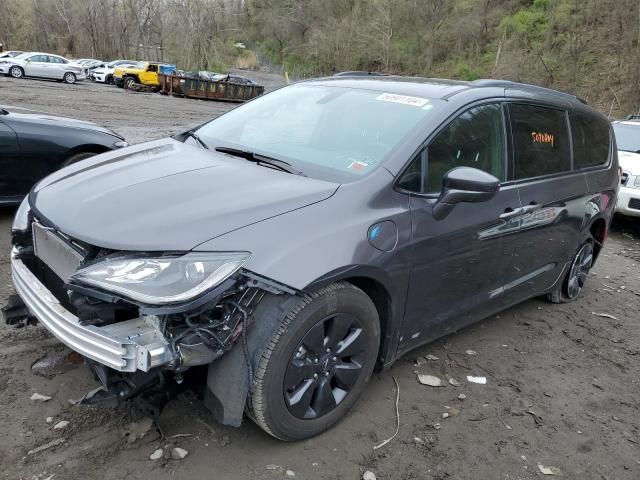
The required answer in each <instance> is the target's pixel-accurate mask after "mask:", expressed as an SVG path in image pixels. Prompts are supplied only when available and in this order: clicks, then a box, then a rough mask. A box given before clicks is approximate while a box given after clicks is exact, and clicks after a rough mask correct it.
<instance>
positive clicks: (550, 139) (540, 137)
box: [531, 132, 555, 147]
mask: <svg viewBox="0 0 640 480" xmlns="http://www.w3.org/2000/svg"><path fill="white" fill-rule="evenodd" d="M531 138H532V139H533V143H548V144H549V145H551V146H552V147H553V144H554V142H555V138H554V136H553V134H551V133H541V132H531Z"/></svg>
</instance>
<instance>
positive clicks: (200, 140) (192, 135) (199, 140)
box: [184, 130, 211, 150]
mask: <svg viewBox="0 0 640 480" xmlns="http://www.w3.org/2000/svg"><path fill="white" fill-rule="evenodd" d="M184 135H185V136H187V137H191V138H193V139H194V140H195V141H196V142H198V143H199V144H200V145H202V146H203V147H204V148H205V149H207V150H211V149H210V148H209V146H208V145H207V144H206V143H204V141H203V140H202V139H201V138H200V136H199V135H198V134H197V133H196V132H194V131H193V130H188V131H186V132H184Z"/></svg>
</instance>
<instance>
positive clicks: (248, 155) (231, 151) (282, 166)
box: [216, 147, 306, 177]
mask: <svg viewBox="0 0 640 480" xmlns="http://www.w3.org/2000/svg"><path fill="white" fill-rule="evenodd" d="M216 152H220V153H226V154H228V155H233V156H234V157H240V158H244V159H245V160H249V161H250V162H254V163H257V164H261V163H263V164H265V165H268V166H271V167H275V168H277V169H278V170H282V171H283V172H287V173H293V174H294V175H301V176H303V177H306V175H305V174H304V172H302V170H298V169H297V168H295V167H294V166H292V165H291V164H290V163H288V162H285V161H284V160H280V159H278V158H273V157H269V156H268V155H262V154H261V153H256V152H251V151H248V150H241V149H239V148H233V147H216Z"/></svg>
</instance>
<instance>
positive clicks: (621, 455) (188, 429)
mask: <svg viewBox="0 0 640 480" xmlns="http://www.w3.org/2000/svg"><path fill="white" fill-rule="evenodd" d="M263 78H264V77H263ZM266 80H268V81H269V82H271V86H275V85H277V84H278V82H279V79H277V78H266ZM263 81H264V80H263ZM1 105H6V106H12V107H14V108H26V109H31V110H36V111H44V112H49V113H55V114H62V115H68V116H74V117H78V118H82V119H86V120H92V121H95V122H97V123H100V124H103V125H106V126H108V127H111V128H113V129H114V130H117V131H118V132H120V133H122V134H123V135H125V136H126V137H127V138H128V139H129V140H130V141H131V142H132V143H133V142H139V141H143V140H147V139H153V138H157V137H159V136H162V135H167V134H169V133H173V132H176V131H179V130H181V129H184V128H186V127H190V126H193V125H196V124H198V123H200V122H202V121H203V120H205V119H207V118H211V117H213V116H215V115H218V114H220V113H221V112H223V111H225V110H227V109H229V108H231V107H233V104H225V103H209V102H205V101H198V100H186V99H180V98H168V97H163V96H161V95H145V94H135V93H128V92H124V91H122V90H119V89H116V88H115V87H106V86H101V85H92V84H89V83H86V82H85V83H82V84H80V85H76V86H66V85H59V84H56V83H52V82H40V81H28V80H23V81H15V80H11V79H6V78H0V106H1ZM157 119H161V120H157ZM12 214H13V212H12V211H11V210H4V211H1V210H0V252H2V253H1V255H0V302H2V301H3V299H4V298H5V297H6V296H7V295H9V294H10V293H11V292H12V286H11V279H10V274H9V259H8V257H9V244H10V238H9V237H10V235H9V228H10V221H11V217H12ZM639 265H640V221H631V220H625V219H617V220H616V222H615V223H614V227H613V231H612V234H611V236H610V238H609V240H608V242H607V245H606V248H605V250H604V251H603V254H602V255H601V258H600V260H599V263H598V264H597V266H596V268H595V269H594V271H593V273H592V276H591V278H590V279H589V282H588V285H587V287H586V291H585V292H584V296H583V297H582V298H581V299H580V300H579V301H577V302H575V303H572V304H568V305H551V304H549V303H546V302H545V301H543V300H531V301H528V302H526V303H524V304H522V305H519V306H517V307H515V308H512V309H510V310H507V311H504V312H502V313H501V314H500V315H497V316H495V317H493V318H490V319H487V320H485V321H484V322H481V323H479V324H477V325H475V326H473V327H470V328H467V329H465V330H464V331H461V332H459V333H457V334H454V335H451V336H449V337H447V338H444V339H442V340H440V341H438V342H435V343H434V344H432V345H429V346H426V347H423V348H420V349H418V350H416V351H415V352H413V353H411V354H410V355H407V356H406V357H405V358H403V359H401V360H399V361H398V362H397V364H396V365H395V366H394V367H393V368H392V369H390V370H389V371H387V372H383V373H381V374H375V375H374V377H373V379H372V381H371V383H370V385H369V386H368V388H367V389H366V391H365V393H364V395H363V398H362V399H361V401H360V402H359V403H358V404H357V405H356V408H355V409H354V411H353V412H351V414H350V415H349V416H348V417H347V418H346V419H345V420H344V421H343V422H341V423H340V424H338V425H337V426H336V427H335V428H333V429H332V430H330V431H329V432H327V433H325V434H323V435H321V436H319V437H317V438H314V439H311V440H308V441H304V442H299V443H292V444H285V443H282V442H279V441H276V440H274V439H272V438H270V437H268V436H267V435H266V434H264V433H263V432H262V431H261V430H260V429H258V428H257V427H255V426H254V425H253V424H252V423H251V422H250V421H246V422H245V423H244V425H243V426H242V427H241V428H240V429H232V428H225V427H222V426H220V425H217V424H216V423H215V422H214V421H213V419H212V418H211V416H210V415H209V414H208V413H207V411H206V410H205V408H204V407H203V406H202V405H201V403H200V402H199V401H198V399H197V398H196V397H195V396H194V395H190V394H183V395H182V396H180V397H179V398H177V399H176V400H174V401H172V402H171V403H170V404H169V405H168V406H167V407H166V408H165V410H164V411H163V413H162V415H161V417H160V419H159V420H158V421H157V423H156V424H155V425H150V424H146V423H145V422H146V420H145V418H144V414H143V413H142V412H141V411H140V410H137V409H136V408H134V407H133V406H131V405H125V406H121V407H118V408H106V407H104V406H93V407H86V406H83V407H77V406H73V405H71V404H70V403H69V399H74V398H79V397H80V396H82V395H83V394H84V393H85V392H86V391H88V390H89V389H91V388H93V387H94V386H95V384H94V382H93V379H92V378H91V375H90V374H89V373H88V371H87V370H85V368H84V367H83V366H82V365H77V364H76V363H74V362H68V363H67V364H66V365H65V366H64V368H63V369H61V372H54V375H52V376H50V377H49V378H45V377H42V376H38V375H35V374H33V373H32V370H31V366H32V365H33V364H34V363H35V362H36V361H37V360H39V359H41V358H42V357H44V356H46V355H50V354H55V353H58V352H61V351H64V348H63V347H62V346H61V345H60V344H58V343H57V342H56V341H55V339H53V338H52V337H51V336H50V335H49V334H48V333H47V332H46V331H45V330H44V329H43V328H42V327H33V326H29V327H25V328H22V329H17V330H16V329H12V328H9V327H7V326H5V325H0V425H1V426H2V428H1V430H0V431H1V432H2V434H3V437H4V438H3V440H2V441H1V442H0V479H18V478H20V479H25V480H26V479H38V480H45V479H52V478H53V479H55V480H63V479H100V480H111V479H114V480H115V479H122V478H129V479H151V478H153V479H154V480H162V479H169V478H175V479H194V478H215V479H263V478H264V479H277V478H299V479H354V480H355V479H358V478H361V477H362V474H363V472H364V471H365V470H371V471H372V472H374V473H375V474H376V475H377V478H378V479H445V478H455V479H530V478H542V477H543V474H542V473H541V471H540V468H539V466H538V465H543V466H546V467H556V468H557V469H559V470H560V471H561V472H562V473H563V474H564V478H572V479H598V480H602V479H608V480H614V479H616V480H617V479H629V480H632V479H634V480H635V479H638V478H640V414H639V412H640V377H639V376H638V371H639V369H640V328H639V323H640V314H639V310H640V268H639ZM596 314H607V316H599V315H596ZM468 350H473V351H475V352H476V354H475V355H469V354H468V353H466V352H467V351H468ZM427 355H432V356H434V357H437V359H432V360H425V359H424V357H425V356H427ZM71 358H72V359H73V357H71ZM417 358H418V359H420V362H419V363H421V365H419V366H416V365H414V363H415V361H416V359H417ZM430 358H433V357H430ZM416 372H419V373H425V374H433V375H438V376H440V377H441V378H446V379H448V378H455V379H457V380H459V381H460V383H461V385H460V386H453V385H450V384H447V386H446V387H444V388H433V387H428V386H423V385H420V384H419V383H418V382H417V381H416ZM467 375H478V376H485V377H486V378H487V384H486V385H477V384H471V383H468V382H467V381H466V380H465V379H466V376H467ZM393 377H395V378H396V379H397V381H398V384H399V386H400V401H399V411H400V432H399V434H398V436H397V437H396V438H395V439H394V440H393V441H391V442H390V443H389V444H388V445H387V446H385V447H383V448H381V449H379V450H376V451H374V450H373V448H372V447H373V445H375V444H377V443H379V442H380V441H382V440H383V439H385V438H387V437H389V436H391V435H392V433H393V432H394V429H395V421H396V416H395V407H394V402H395V398H396V390H395V386H394V381H393ZM34 393H39V394H43V395H47V396H50V397H52V398H51V400H49V401H46V402H41V401H34V400H30V397H31V395H32V394H34ZM460 394H463V397H462V398H463V399H460V397H459V396H460ZM465 396H466V398H464V397H465ZM443 413H449V417H448V418H443ZM48 417H51V418H50V419H49V420H50V422H49V423H48V422H47V419H48ZM60 421H68V422H69V423H68V425H67V426H66V427H65V428H58V429H55V428H54V425H56V424H58V422H60ZM51 442H55V443H53V444H51ZM46 445H54V446H51V447H50V448H48V449H45V450H42V451H37V452H35V453H28V452H30V451H32V450H35V449H37V448H38V447H41V446H46ZM166 445H169V446H178V447H181V448H184V449H185V450H187V451H188V456H187V457H186V458H185V459H183V460H173V459H161V460H155V461H154V460H150V459H149V456H150V455H151V454H152V453H153V452H154V451H155V450H156V449H157V448H160V447H165V446H166ZM548 478H553V477H548Z"/></svg>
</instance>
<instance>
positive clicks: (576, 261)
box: [547, 240, 593, 303]
mask: <svg viewBox="0 0 640 480" xmlns="http://www.w3.org/2000/svg"><path fill="white" fill-rule="evenodd" d="M592 265H593V242H592V241H591V240H588V241H587V242H585V243H583V244H582V245H581V246H580V248H579V249H578V251H577V252H576V254H575V256H574V257H573V260H572V261H571V267H570V268H569V271H568V272H567V274H566V275H565V277H564V279H563V281H562V283H560V284H559V285H558V286H557V287H556V289H555V290H554V291H553V292H551V293H550V294H549V295H548V296H547V298H548V299H549V301H551V302H552V303H568V302H572V301H574V300H575V299H577V298H578V297H579V296H580V293H582V289H583V288H584V285H585V283H586V281H587V278H588V277H589V271H590V270H591V266H592Z"/></svg>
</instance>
